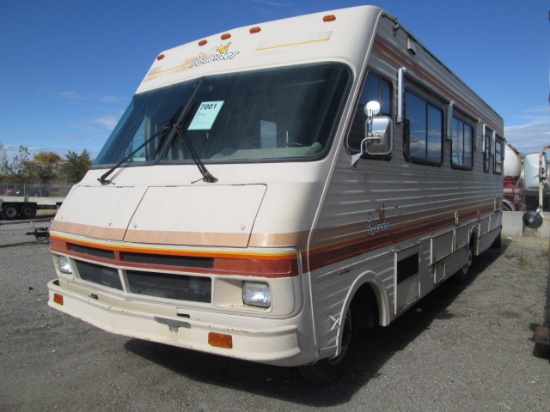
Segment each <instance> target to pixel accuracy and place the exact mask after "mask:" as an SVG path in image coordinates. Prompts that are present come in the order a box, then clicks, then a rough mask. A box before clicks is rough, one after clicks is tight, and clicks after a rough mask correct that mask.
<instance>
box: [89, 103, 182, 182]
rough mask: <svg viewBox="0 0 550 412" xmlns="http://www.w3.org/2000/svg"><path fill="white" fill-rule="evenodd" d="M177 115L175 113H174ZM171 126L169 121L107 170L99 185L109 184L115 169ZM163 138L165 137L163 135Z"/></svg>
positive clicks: (100, 178)
mask: <svg viewBox="0 0 550 412" xmlns="http://www.w3.org/2000/svg"><path fill="white" fill-rule="evenodd" d="M176 113H177V112H176ZM171 124H172V121H171V120H170V122H169V123H168V124H167V125H166V126H164V127H163V128H162V129H160V130H159V131H158V132H156V133H155V134H154V135H152V136H151V137H150V138H149V139H147V140H146V141H145V142H143V143H142V144H140V145H139V146H138V147H137V149H135V150H134V151H132V152H131V153H130V154H128V155H126V156H124V158H123V159H122V160H121V161H120V162H118V163H117V164H116V165H115V166H113V167H111V168H110V169H109V170H107V171H106V172H105V173H103V174H102V175H101V176H100V177H99V178H98V179H97V180H98V181H99V183H101V184H102V185H104V184H107V183H111V180H108V179H107V177H109V175H110V174H111V173H113V172H114V171H115V170H116V169H117V168H119V167H120V166H122V164H124V163H127V162H128V161H129V160H130V159H131V158H132V157H133V156H134V155H135V154H136V153H137V152H139V151H140V150H141V149H143V148H144V147H145V146H146V145H147V144H148V143H150V142H151V141H152V140H153V139H154V138H156V137H157V136H158V135H160V134H165V133H166V132H167V131H168V130H169V129H170V127H171ZM164 136H165V135H164ZM164 136H163V139H161V142H162V141H164Z"/></svg>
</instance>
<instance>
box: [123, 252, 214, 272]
mask: <svg viewBox="0 0 550 412" xmlns="http://www.w3.org/2000/svg"><path fill="white" fill-rule="evenodd" d="M120 257H121V259H122V260H124V261H126V262H134V263H148V264H153V265H167V266H187V267H192V268H205V269H211V268H213V267H214V259H212V258H202V257H189V256H172V255H150V254H142V253H131V252H123V253H121V254H120Z"/></svg>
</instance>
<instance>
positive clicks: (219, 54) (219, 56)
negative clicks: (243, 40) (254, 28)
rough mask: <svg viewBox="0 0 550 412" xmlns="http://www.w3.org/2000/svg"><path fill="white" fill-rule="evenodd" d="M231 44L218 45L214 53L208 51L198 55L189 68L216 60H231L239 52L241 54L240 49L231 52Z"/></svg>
mask: <svg viewBox="0 0 550 412" xmlns="http://www.w3.org/2000/svg"><path fill="white" fill-rule="evenodd" d="M229 46H231V42H229V43H227V44H222V45H220V47H216V49H215V50H214V52H213V53H211V54H207V53H201V54H199V56H198V57H196V58H195V59H194V60H193V62H192V63H191V65H190V66H189V68H192V67H197V66H200V65H201V64H207V63H211V62H214V61H221V60H231V59H233V57H235V56H236V55H237V54H239V52H238V51H235V52H231V51H229Z"/></svg>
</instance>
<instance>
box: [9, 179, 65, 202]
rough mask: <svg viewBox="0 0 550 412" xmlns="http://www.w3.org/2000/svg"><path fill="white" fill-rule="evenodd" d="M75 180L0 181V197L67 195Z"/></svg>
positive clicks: (56, 196) (57, 196)
mask: <svg viewBox="0 0 550 412" xmlns="http://www.w3.org/2000/svg"><path fill="white" fill-rule="evenodd" d="M73 184H74V183H73V182H67V181H54V182H48V183H40V182H32V181H29V182H23V183H17V182H2V183H0V197H4V198H5V197H24V198H31V197H55V198H59V197H65V196H67V194H68V193H69V190H71V187H72V186H73Z"/></svg>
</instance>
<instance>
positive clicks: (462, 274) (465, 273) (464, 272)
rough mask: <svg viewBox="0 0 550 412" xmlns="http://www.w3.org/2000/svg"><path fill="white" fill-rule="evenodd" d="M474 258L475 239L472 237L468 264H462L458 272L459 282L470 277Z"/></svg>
mask: <svg viewBox="0 0 550 412" xmlns="http://www.w3.org/2000/svg"><path fill="white" fill-rule="evenodd" d="M473 260H474V239H473V238H472V239H471V240H470V244H469V245H468V260H467V262H466V264H465V265H464V266H462V269H460V270H459V271H458V273H457V274H456V279H457V281H458V282H459V283H464V282H466V281H467V280H468V278H469V277H470V271H471V267H472V261H473Z"/></svg>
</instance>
